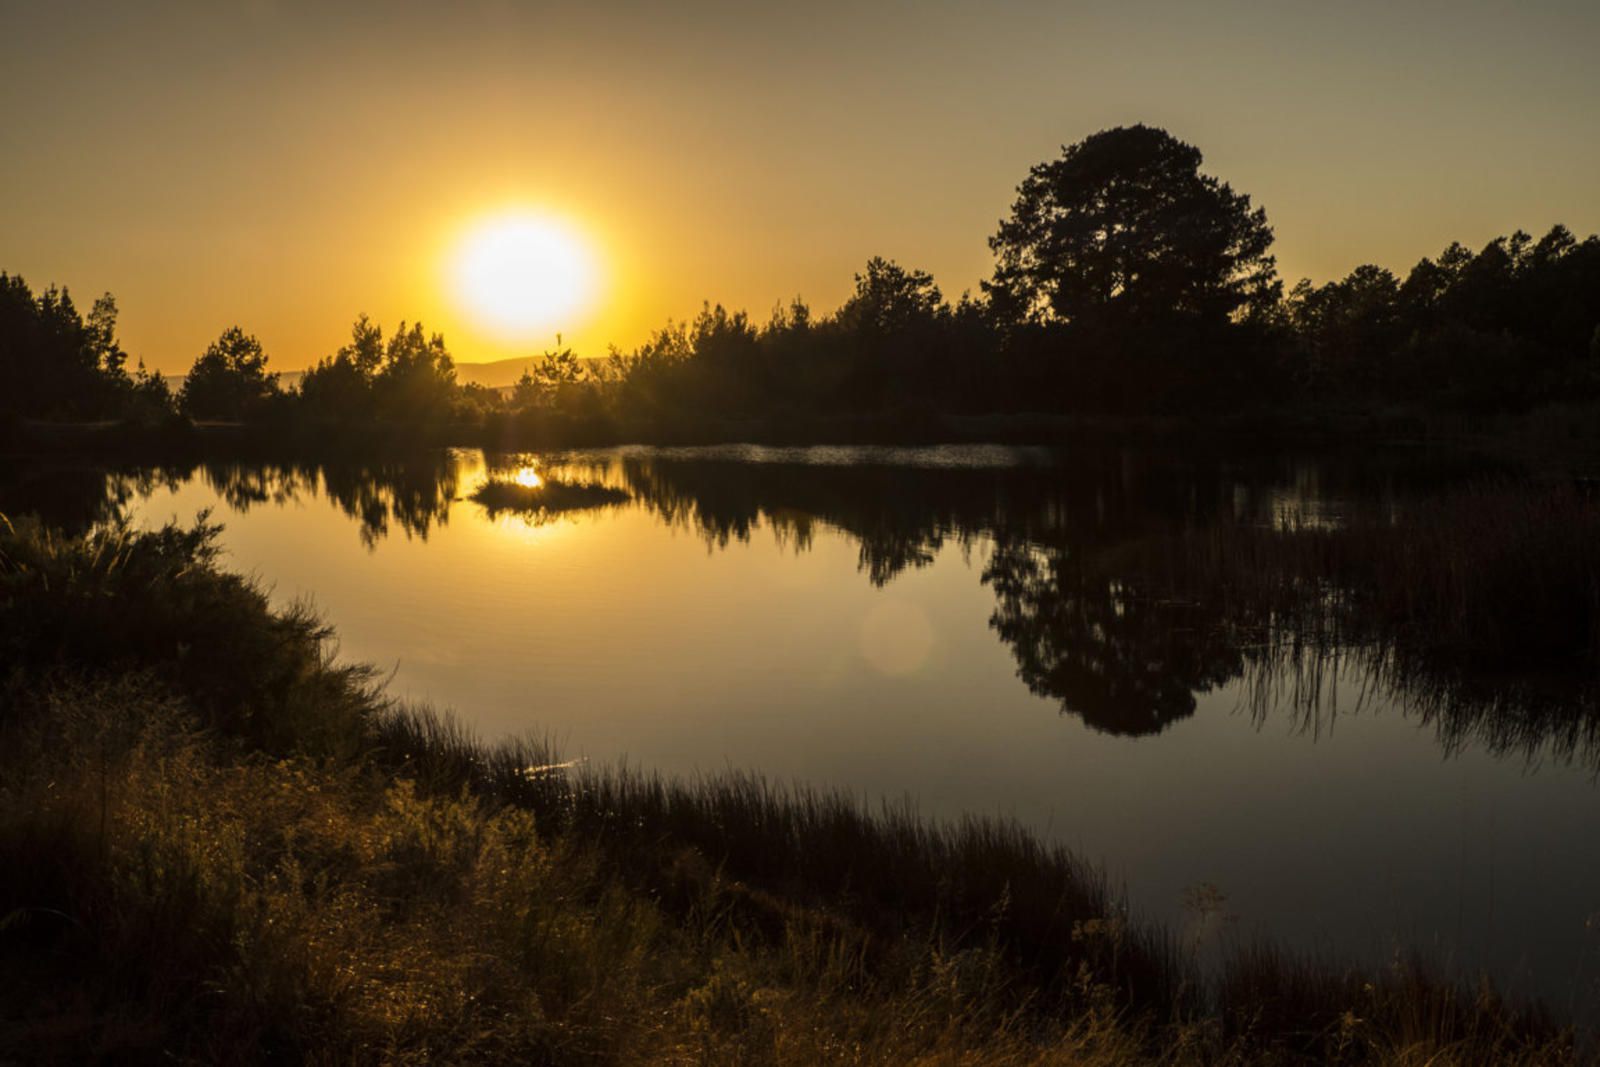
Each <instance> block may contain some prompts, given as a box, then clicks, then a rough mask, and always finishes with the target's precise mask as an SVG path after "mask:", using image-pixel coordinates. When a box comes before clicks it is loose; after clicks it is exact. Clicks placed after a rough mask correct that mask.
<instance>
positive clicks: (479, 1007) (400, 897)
mask: <svg viewBox="0 0 1600 1067" xmlns="http://www.w3.org/2000/svg"><path fill="white" fill-rule="evenodd" d="M213 544H214V530H212V529H210V528H207V527H205V526H199V527H196V528H194V529H178V528H167V529H163V530H159V531H153V532H133V531H130V530H127V529H123V528H118V527H115V526H112V527H109V528H101V529H99V530H97V531H96V532H91V533H89V534H87V535H84V536H79V537H66V536H62V535H58V534H52V533H51V532H49V531H46V530H43V529H40V528H38V527H34V526H22V527H20V528H13V527H11V526H10V525H9V524H0V662H3V663H4V664H5V669H6V672H7V673H6V675H5V678H4V683H3V685H4V688H3V690H0V698H3V702H0V716H3V717H0V865H3V869H5V870H6V871H7V872H8V877H7V878H6V879H4V880H0V1059H12V1058H17V1059H25V1060H29V1061H48V1060H51V1059H52V1058H54V1059H56V1060H58V1061H61V1062H79V1061H83V1060H88V1059H95V1058H101V1059H107V1060H117V1061H125V1060H130V1059H133V1060H155V1059H176V1060H178V1061H180V1062H221V1061H230V1062H239V1061H252V1060H255V1061H264V1060H270V1059H290V1060H309V1061H314V1062H324V1061H325V1062H349V1061H356V1062H406V1061H415V1062H425V1061H435V1060H438V1061H459V1060H464V1059H478V1060H500V1059H506V1060H517V1061H532V1062H639V1061H666V1062H727V1063H761V1062H850V1063H885V1064H888V1063H894V1064H899V1063H913V1062H929V1063H933V1062H974V1063H1008V1064H1009V1063H1036V1062H1061V1063H1090V1064H1097V1063H1106V1064H1111V1063H1144V1062H1155V1063H1243V1062H1345V1063H1365V1062H1394V1063H1417V1064H1421V1063H1435V1064H1437V1063H1475V1062H1487V1061H1490V1060H1493V1061H1496V1062H1526V1063H1548V1062H1572V1061H1576V1060H1577V1059H1578V1053H1577V1051H1576V1050H1575V1048H1574V1046H1573V1038H1572V1036H1571V1034H1570V1033H1569V1032H1567V1031H1564V1030H1563V1029H1562V1028H1560V1027H1559V1026H1557V1025H1556V1024H1554V1023H1553V1022H1552V1021H1551V1020H1549V1019H1547V1018H1546V1017H1545V1016H1543V1015H1542V1013H1541V1012H1539V1011H1538V1010H1537V1009H1535V1008H1532V1007H1526V1006H1518V1005H1515V1004H1510V1003H1507V1002H1506V1001H1504V1000H1502V999H1501V998H1499V997H1497V996H1495V995H1494V994H1493V993H1492V992H1491V991H1489V990H1488V989H1487V987H1482V988H1467V987H1462V986H1458V985H1455V984H1453V983H1452V982H1449V981H1445V980H1440V979H1437V978H1435V977H1431V976H1430V975H1429V973H1428V971H1427V969H1426V968H1425V967H1423V966H1422V965H1420V964H1419V963H1416V962H1414V961H1405V960H1402V961H1398V962H1396V963H1395V964H1394V965H1393V966H1390V967H1387V968H1383V969H1381V970H1377V971H1373V972H1371V973H1366V972H1364V971H1361V970H1359V969H1349V968H1343V967H1338V966H1334V965H1331V964H1327V963H1322V962H1314V961H1308V960H1298V959H1294V958H1291V957H1289V956H1287V955H1285V954H1283V953H1281V952H1277V951H1274V950H1273V949H1271V948H1270V947H1266V946H1238V947H1237V948H1236V951H1234V952H1232V953H1231V954H1230V955H1229V957H1228V959H1227V960H1226V962H1225V963H1224V965H1223V967H1222V970H1221V971H1220V973H1218V974H1216V975H1212V976H1203V975H1202V974H1201V973H1200V971H1199V968H1198V966H1197V964H1196V962H1195V959H1194V958H1193V952H1192V949H1191V948H1190V947H1187V946H1185V945H1182V944H1180V943H1178V942H1177V941H1176V940H1175V939H1173V938H1172V937H1170V936H1168V935H1166V934H1164V933H1163V932H1162V931H1160V930H1157V929H1152V928H1150V927H1147V926H1143V925H1141V924H1139V923H1138V922H1136V921H1133V920H1132V919H1130V917H1129V916H1127V915H1126V914H1125V913H1124V912H1123V910H1122V909H1121V908H1120V906H1119V905H1118V902H1117V901H1116V900H1115V899H1114V898H1113V897H1112V896H1110V895H1109V894H1108V893H1107V891H1106V889H1105V887H1104V885H1103V884H1102V883H1101V882H1100V880H1099V879H1098V878H1097V877H1096V876H1095V874H1094V873H1093V872H1092V871H1090V870H1088V869H1086V868H1085V867H1084V866H1083V865H1082V864H1081V863H1079V862H1078V861H1076V860H1075V859H1074V858H1073V857H1072V856H1070V855H1068V854H1067V853H1065V852H1063V851H1061V850H1059V849H1056V848H1052V847H1048V846H1045V845H1043V844H1042V843H1040V842H1039V841H1037V840H1036V839H1034V838H1032V837H1030V836H1028V835H1027V834H1025V833H1023V832H1022V831H1020V830H1019V829H1017V828H1016V827H1014V826H1011V825H1009V824H1005V823H1000V822H991V821H984V820H970V821H966V822H963V823H960V824H956V825H943V826H936V825H931V824H928V823H926V822H923V821H921V820H919V819H918V818H917V817H915V816H914V815H913V814H912V813H909V812H906V811H902V810H884V811H880V812H869V811H866V810H864V809H862V808H861V807H860V806H859V805H857V804H856V803H854V802H852V801H850V800H848V799H845V798H842V797H839V796H836V795H831V794H821V793H811V792H805V791H798V792H797V791H786V790H780V789H776V788H774V787H772V786H770V785H768V784H766V783H764V782H762V781H760V780H759V779H755V778H752V777H748V776H740V775H723V776H718V777H715V778H708V779H702V780H698V781H692V782H676V781H663V780H661V779H658V778H655V777H652V776H650V775H648V774H641V773H638V772H634V771H627V770H623V769H595V768H588V767H571V766H565V765H563V764H561V762H560V761H559V759H558V758H557V757H556V755H555V754H554V753H552V752H550V751H549V750H548V748H547V746H544V745H542V744H538V743H534V742H514V743H507V744H502V745H497V746H485V745H482V744H480V743H477V742H475V741H474V740H472V739H471V738H470V737H469V736H467V735H466V734H465V733H464V732H463V731H462V730H461V729H459V728H458V727H456V726H455V725H453V724H452V723H451V722H450V721H448V720H446V719H443V718H440V717H438V716H436V715H433V714H430V713H427V712H426V711H419V710H416V709H405V708H401V707H397V706H396V705H394V704H393V703H391V702H390V701H388V700H387V699H386V698H384V696H383V695H382V693H381V692H380V690H379V689H378V688H377V687H376V686H375V685H374V683H373V678H372V676H371V674H370V673H369V672H367V671H365V670H363V669H360V668H356V667H349V666H341V665H339V664H337V663H335V662H334V661H333V660H332V659H331V655H330V645H329V639H330V637H331V634H330V633H329V631H328V630H326V629H325V628H324V627H323V626H322V625H321V624H320V623H319V622H318V621H317V620H316V619H315V618H313V617H312V616H311V615H309V614H308V613H307V612H305V611H302V610H288V611H274V610H272V609H271V607H270V606H269V604H268V602H267V600H266V598H265V596H264V595H263V594H262V592H261V591H260V590H259V589H258V588H256V587H255V586H253V585H252V584H251V583H250V582H248V581H247V580H245V579H243V578H241V577H239V576H237V575H232V574H228V573H226V572H224V571H222V570H220V569H219V568H218V567H217V566H216V564H215V560H214V549H213Z"/></svg>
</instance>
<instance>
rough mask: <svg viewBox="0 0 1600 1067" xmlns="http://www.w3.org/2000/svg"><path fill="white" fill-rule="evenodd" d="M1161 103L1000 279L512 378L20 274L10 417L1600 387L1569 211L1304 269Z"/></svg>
mask: <svg viewBox="0 0 1600 1067" xmlns="http://www.w3.org/2000/svg"><path fill="white" fill-rule="evenodd" d="M1202 162H1203V161H1202V156H1201V153H1200V151H1199V150H1198V149H1196V148H1195V147H1193V146H1192V145H1188V144H1185V143H1183V142H1182V141H1180V140H1178V139H1177V138H1175V137H1173V136H1172V135H1170V134H1168V133H1167V132H1165V131H1163V130H1159V129H1155V128H1152V127H1147V126H1133V127H1122V128H1117V129H1111V130H1104V131H1101V132H1100V133H1096V134H1094V135H1093V136H1091V137H1088V138H1086V139H1085V140H1083V141H1081V142H1079V143H1077V144H1074V145H1071V146H1068V147H1066V148H1064V149H1063V150H1062V153H1061V155H1060V156H1059V157H1058V158H1056V159H1053V160H1048V161H1046V162H1043V163H1040V164H1039V165H1037V166H1035V167H1033V168H1032V169H1031V170H1030V172H1029V173H1028V175H1027V177H1026V178H1025V179H1024V180H1023V182H1022V183H1021V185H1020V186H1019V187H1018V189H1017V197H1016V200H1015V202H1014V204H1013V205H1012V207H1011V210H1010V213H1009V215H1008V216H1007V217H1006V218H1004V219H1002V220H1001V222H1000V224H999V227H998V229H997V231H996V233H995V234H994V236H993V237H992V238H991V239H990V246H991V249H992V251H993V252H994V257H995V265H994V270H993V274H992V275H991V277H990V278H989V279H987V280H985V281H984V282H983V283H982V284H981V286H980V289H979V291H978V292H977V293H976V294H972V293H964V294H962V295H961V297H960V298H959V299H957V300H955V301H954V302H952V301H950V300H949V299H948V298H947V297H946V296H945V294H944V293H943V292H942V291H941V289H940V287H939V286H938V284H937V283H936V282H935V280H934V278H933V277H932V275H930V274H929V273H927V272H926V271H922V270H917V269H913V268H908V267H905V266H902V265H900V264H899V263H896V262H894V261H892V260H888V259H883V258H873V259H871V260H869V261H868V262H867V263H866V265H865V267H864V268H863V270H862V271H861V272H860V273H858V274H857V275H856V276H855V286H854V290H853V292H852V293H851V295H850V296H849V297H848V298H847V299H846V300H845V301H844V303H843V304H841V305H840V306H839V307H838V308H837V309H835V310H834V311H832V312H831V313H820V314H819V313H817V312H814V311H813V310H812V309H811V308H810V307H809V306H808V305H807V304H806V303H805V302H803V301H801V300H798V299H797V300H795V301H793V302H792V303H790V304H788V305H787V306H780V307H778V308H775V309H774V310H773V311H772V313H771V314H770V316H769V317H768V318H767V319H766V320H765V321H764V322H763V321H757V320H754V319H752V318H751V317H750V316H749V315H748V314H747V313H746V312H744V311H730V310H728V309H727V308H725V307H723V306H722V305H720V304H718V305H712V304H709V303H708V304H707V305H705V306H704V307H703V308H702V309H701V311H700V312H699V313H698V314H697V315H696V316H694V317H693V318H692V319H690V320H688V321H686V322H669V323H668V324H667V325H665V326H664V327H662V328H661V329H660V330H658V331H656V332H655V333H654V334H653V335H652V336H651V337H650V338H649V339H648V340H647V341H646V342H644V343H643V344H641V345H639V346H637V347H636V348H634V349H632V350H630V351H620V350H617V349H613V350H611V352H610V353H609V354H608V355H607V356H606V357H604V358H600V359H582V358H579V357H578V356H577V355H576V354H575V353H574V352H572V351H571V350H570V349H563V350H560V351H554V352H546V353H544V354H543V355H542V356H540V357H538V358H536V359H535V360H533V361H532V364H531V366H530V368H529V370H528V371H527V372H526V373H525V374H524V375H523V377H522V379H521V380H520V381H519V382H518V383H517V384H516V385H515V386H514V387H513V388H511V389H507V390H494V389H487V388H483V387H480V386H474V385H464V384H461V383H459V382H458V381H457V380H456V375H455V369H454V362H453V360H452V358H451V356H450V353H449V351H448V349H447V347H446V345H445V342H444V339H443V338H442V337H441V336H440V335H438V334H430V333H428V332H427V331H425V329H424V328H423V327H422V326H421V325H420V324H411V325H407V324H406V323H402V324H401V325H400V327H399V328H398V329H397V330H395V331H394V333H393V334H392V335H390V336H388V337H385V335H384V333H383V331H382V329H381V328H380V327H379V326H378V325H376V324H374V323H373V322H371V321H370V320H369V319H367V318H366V317H365V316H362V317H361V318H359V319H358V320H357V321H356V323H355V325H354V327H353V328H352V331H351V336H350V339H349V341H348V342H347V343H346V344H344V345H342V346H341V347H339V348H338V349H337V350H335V351H334V352H332V353H331V354H330V355H328V356H327V357H326V358H324V359H323V360H321V361H320V362H319V363H317V364H316V365H315V366H314V367H312V368H311V369H310V370H308V371H307V372H306V373H305V374H304V375H303V376H302V379H301V381H300V382H299V384H298V385H297V386H296V387H294V388H292V389H286V388H283V387H282V386H281V384H280V381H279V378H278V376H277V375H276V374H274V373H272V372H271V371H269V370H268V362H269V361H268V358H267V355H266V353H265V352H264V351H263V350H262V346H261V344H260V342H259V341H257V340H256V339H255V338H254V337H252V336H250V335H249V334H247V333H245V332H244V331H243V330H242V329H240V328H238V327H232V328H230V329H228V330H226V331H224V332H223V334H222V335H221V336H220V337H219V338H218V339H217V340H216V341H215V342H213V343H212V344H211V345H210V346H209V347H208V348H207V349H206V350H205V352H203V353H202V354H201V355H200V356H199V357H198V358H197V360H196V361H195V363H194V366H193V367H192V368H191V370H190V371H189V373H188V375H187V377H186V378H185V379H184V381H183V383H182V385H181V387H180V388H179V389H178V390H176V392H175V393H170V392H169V391H168V389H167V388H166V386H165V383H164V382H163V381H162V379H161V378H160V377H159V376H157V375H154V374H150V373H148V372H146V371H144V370H143V368H142V365H141V367H140V368H139V369H138V370H137V371H136V372H133V373H130V372H129V371H128V370H127V367H126V363H127V356H126V354H125V353H124V352H123V351H122V350H121V348H120V347H119V345H118V343H117V341H116V339H115V320H116V305H115V303H114V301H113V300H112V299H111V297H110V296H109V295H108V296H106V297H103V298H102V299H101V300H99V301H97V302H96V303H95V304H94V306H93V308H92V310H91V311H90V312H89V313H88V315H87V316H85V315H82V314H81V313H80V312H79V311H78V310H77V308H76V307H75V306H74V305H73V303H72V301H71V298H70V296H69V295H68V294H67V293H66V292H65V291H64V290H58V289H54V288H51V289H47V290H45V291H44V292H42V293H39V294H34V293H33V292H32V291H31V290H30V289H29V288H28V286H27V285H26V283H24V282H23V281H22V279H20V278H17V277H14V276H8V275H0V377H3V380H5V381H7V382H9V383H10V388H8V389H6V390H4V391H3V399H0V413H3V414H5V415H8V416H10V417H13V418H15V417H19V416H20V417H35V418H60V419H73V418H77V419H83V418H118V417H120V418H144V419H149V418H154V417H186V418H189V419H195V420H245V421H262V422H278V421H302V422H313V423H332V424H340V423H384V424H389V425H394V426H402V427H408V426H409V427H418V426H423V427H435V428H437V427H441V426H454V427H462V426H475V427H478V428H480V429H484V428H487V429H491V430H494V429H499V430H505V431H508V432H510V431H514V430H515V429H517V428H518V427H519V426H520V427H526V426H529V425H534V426H538V425H545V424H549V423H552V422H554V423H560V424H568V425H583V426H587V427H589V428H590V429H591V431H595V432H599V433H602V434H603V433H604V432H605V428H607V427H609V428H611V429H612V430H613V431H615V432H629V431H630V430H634V429H636V428H638V427H641V426H642V427H649V426H662V425H683V424H693V423H695V422H697V421H698V422H705V421H708V420H709V421H715V420H724V421H726V420H742V421H746V422H748V421H752V420H754V421H761V420H767V421H773V420H777V421H782V420H786V419H787V420H801V421H803V420H806V419H808V418H816V417H819V416H849V417H864V418H871V417H874V416H893V415H897V414H906V413H910V414H912V415H916V414H918V413H932V414H949V415H960V414H985V413H1005V412H1028V413H1035V412H1037V413H1108V414H1178V415H1182V414H1197V413H1211V412H1219V411H1241V410H1245V411H1247V410H1259V409H1262V408H1274V407H1308V406H1309V407H1319V408H1351V407H1358V408H1372V407H1399V408H1410V409H1418V408H1422V409H1445V410H1459V411H1468V412H1497V411H1518V410H1525V409H1528V408H1530V407H1534V406H1537V405H1540V404H1544V403H1550V402H1555V401H1573V400H1588V399H1593V398H1594V397H1595V396H1596V395H1597V393H1600V238H1597V237H1594V236H1590V237H1588V238H1585V239H1582V240H1580V239H1578V238H1577V237H1576V236H1575V235H1573V234H1572V233H1571V232H1570V231H1568V230H1567V229H1566V228H1565V227H1563V226H1559V225H1558V226H1555V227H1553V228H1552V229H1551V230H1550V231H1549V232H1548V233H1546V234H1545V235H1544V236H1542V237H1540V238H1538V239H1535V238H1533V237H1532V236H1531V235H1529V234H1527V233H1523V232H1520V231H1519V232H1517V233H1514V234H1512V235H1510V236H1508V237H1499V238H1496V239H1495V240H1493V241H1490V242H1489V243H1488V244H1487V245H1485V246H1484V247H1482V248H1481V249H1478V250H1477V251H1473V250H1471V249H1469V248H1467V247H1465V246H1463V245H1461V244H1459V243H1457V244H1451V245H1450V246H1449V247H1447V248H1446V249H1444V251H1443V252H1441V253H1440V254H1439V255H1438V256H1437V257H1433V258H1424V259H1422V260H1421V261H1419V262H1418V263H1417V264H1416V265H1415V266H1414V267H1413V268H1412V269H1411V270H1410V271H1409V272H1408V273H1407V274H1406V275H1405V276H1404V278H1401V277H1399V276H1397V275H1395V274H1394V273H1392V272H1391V271H1389V270H1387V269H1386V268H1383V267H1380V266H1377V265H1372V264H1367V265H1363V266H1359V267H1357V268H1356V269H1355V270H1353V271H1351V273H1350V274H1349V275H1348V276H1347V277H1345V278H1342V279H1339V280H1337V281H1331V282H1328V283H1326V284H1324V285H1321V286H1317V285H1313V284H1312V283H1311V282H1309V281H1301V282H1299V283H1298V284H1296V285H1294V286H1293V287H1291V288H1289V289H1288V290H1287V292H1286V291H1285V289H1284V286H1283V284H1282V282H1281V280H1280V279H1279V277H1278V274H1277V269H1276V263H1275V260H1274V258H1273V255H1272V244H1273V232H1272V228H1271V226H1270V224H1269V223H1268V220H1267V217H1266V213H1265V210H1264V209H1262V208H1260V207H1257V206H1255V205H1253V204H1252V202H1251V200H1250V197H1249V196H1248V195H1245V194H1243V193H1239V192H1236V191H1235V190H1234V189H1233V188H1232V187H1231V186H1229V185H1228V184H1227V183H1226V182H1223V181H1221V180H1219V179H1218V178H1216V177H1213V176H1211V175H1208V174H1206V173H1204V172H1203V170H1202Z"/></svg>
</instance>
